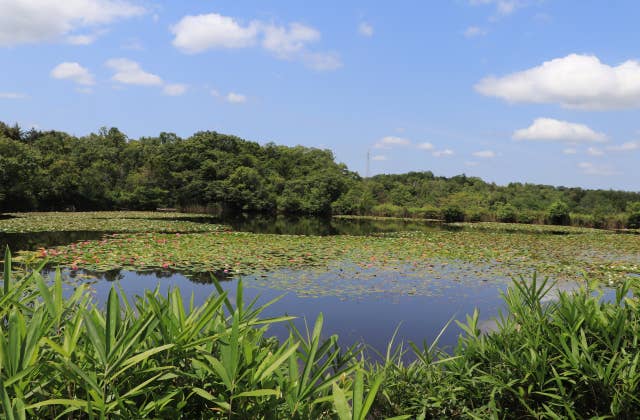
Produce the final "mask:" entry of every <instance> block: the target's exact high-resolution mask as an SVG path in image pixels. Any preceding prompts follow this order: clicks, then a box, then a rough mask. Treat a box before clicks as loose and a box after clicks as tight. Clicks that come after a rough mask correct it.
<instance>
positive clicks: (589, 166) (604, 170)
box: [578, 162, 620, 176]
mask: <svg viewBox="0 0 640 420" xmlns="http://www.w3.org/2000/svg"><path fill="white" fill-rule="evenodd" d="M578 168H580V169H582V173H584V174H585V175H597V176H612V175H620V172H618V171H616V170H614V169H613V168H612V167H611V166H609V165H596V164H593V163H591V162H580V163H578Z"/></svg>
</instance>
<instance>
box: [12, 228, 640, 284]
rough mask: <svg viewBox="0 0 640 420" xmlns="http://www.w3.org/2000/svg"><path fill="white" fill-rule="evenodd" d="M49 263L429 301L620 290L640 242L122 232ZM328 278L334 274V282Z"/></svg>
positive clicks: (42, 253)
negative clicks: (559, 284) (522, 287)
mask: <svg viewBox="0 0 640 420" xmlns="http://www.w3.org/2000/svg"><path fill="white" fill-rule="evenodd" d="M43 258H46V259H49V261H50V262H51V263H53V264H59V265H62V266H67V267H70V268H71V269H72V270H81V269H86V270H92V271H108V270H114V269H124V270H133V271H150V270H167V271H171V270H175V271H181V272H192V273H201V272H222V273H225V274H228V275H230V276H252V277H255V278H257V279H258V281H259V282H260V283H263V284H267V283H268V284H270V285H271V287H276V288H282V289H287V290H290V289H291V288H297V289H299V290H303V289H304V288H311V287H312V286H310V285H312V284H313V285H314V286H313V288H312V289H313V292H312V294H314V295H319V294H323V293H325V294H326V293H331V294H335V293H336V290H340V289H345V288H348V287H349V281H350V279H355V278H357V279H358V280H359V281H366V280H367V279H369V280H372V281H371V283H370V284H371V285H372V290H374V291H375V287H376V286H375V281H376V278H378V277H379V276H380V273H398V275H399V276H401V277H402V278H403V279H408V278H413V279H417V280H416V283H415V285H414V286H415V287H414V286H411V287H407V286H408V284H404V285H402V286H403V287H400V288H398V291H401V292H402V293H407V294H410V293H414V294H424V293H428V290H427V289H428V287H426V283H425V279H428V281H429V283H430V284H431V282H433V281H437V280H438V279H439V278H446V279H449V280H450V279H453V280H456V279H467V278H473V279H475V280H476V281H482V280H486V281H493V280H495V279H504V278H509V277H513V276H519V275H525V276H527V275H530V274H531V272H533V271H538V272H539V273H543V274H544V275H548V276H550V277H553V278H555V279H558V280H579V279H581V278H583V276H584V275H587V276H588V277H589V278H590V279H596V280H599V281H601V282H603V283H605V284H614V283H616V282H618V281H620V280H622V279H623V278H625V277H627V276H628V275H630V274H634V273H636V274H637V273H640V241H639V240H638V237H637V236H635V235H617V234H614V233H610V232H606V231H596V230H589V231H581V232H567V233H566V234H563V235H536V234H531V233H530V232H509V233H505V232H504V231H501V230H500V229H497V230H488V229H477V230H469V229H464V230H461V231H433V232H410V233H406V232H404V233H394V234H381V235H373V236H324V237H321V236H294V235H268V234H254V233H246V232H230V231H227V232H211V233H188V234H180V233H177V234H163V233H144V234H114V235H110V236H107V237H105V238H104V239H103V240H101V241H84V242H79V243H74V244H71V245H68V246H61V247H56V248H52V249H41V250H39V251H36V252H25V253H22V254H21V259H22V260H38V259H43ZM287 270H296V271H304V272H305V273H307V274H305V275H306V276H307V279H308V282H307V283H305V280H304V279H301V278H300V276H296V275H291V276H287V275H286V273H288V271H287ZM276 273H279V274H278V275H276ZM282 273H285V275H282ZM327 273H334V274H333V275H330V276H329V277H327ZM336 273H337V274H339V275H336ZM261 276H266V277H261ZM323 278H324V281H325V283H324V284H325V285H329V284H330V283H331V282H333V285H334V286H335V287H324V286H323V287H320V286H319V285H321V284H322V282H319V279H323ZM387 278H388V276H387ZM420 279H422V280H420ZM329 280H331V281H329ZM403 281H406V280H403ZM421 282H422V283H421ZM294 284H295V285H294ZM296 285H297V286H296ZM358 287H360V286H358ZM316 289H317V290H316Z"/></svg>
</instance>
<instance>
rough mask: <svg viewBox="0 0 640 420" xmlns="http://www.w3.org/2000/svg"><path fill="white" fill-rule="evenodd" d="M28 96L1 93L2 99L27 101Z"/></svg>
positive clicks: (15, 93)
mask: <svg viewBox="0 0 640 420" xmlns="http://www.w3.org/2000/svg"><path fill="white" fill-rule="evenodd" d="M26 97H27V95H25V94H24V93H17V92H0V99H25V98H26Z"/></svg>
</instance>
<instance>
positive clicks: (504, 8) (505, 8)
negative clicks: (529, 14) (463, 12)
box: [469, 0, 526, 16]
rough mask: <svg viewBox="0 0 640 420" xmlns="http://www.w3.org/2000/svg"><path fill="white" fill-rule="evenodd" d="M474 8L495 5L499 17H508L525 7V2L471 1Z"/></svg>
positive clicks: (514, 0) (519, 0) (517, 0)
mask: <svg viewBox="0 0 640 420" xmlns="http://www.w3.org/2000/svg"><path fill="white" fill-rule="evenodd" d="M469 3H471V5H473V6H477V5H486V4H490V5H494V6H495V8H496V13H497V14H498V15H499V16H507V15H510V14H512V13H513V12H514V11H515V10H516V9H518V8H520V7H523V6H525V4H526V1H525V0H469Z"/></svg>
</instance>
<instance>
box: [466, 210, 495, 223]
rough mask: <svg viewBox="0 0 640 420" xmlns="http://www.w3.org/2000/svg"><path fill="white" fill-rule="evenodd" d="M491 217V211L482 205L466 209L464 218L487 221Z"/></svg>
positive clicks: (468, 220)
mask: <svg viewBox="0 0 640 420" xmlns="http://www.w3.org/2000/svg"><path fill="white" fill-rule="evenodd" d="M490 219H491V215H490V213H489V211H488V210H487V209H484V208H482V207H469V208H466V209H465V210H464V220H466V221H467V222H486V221H489V220H490Z"/></svg>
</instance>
